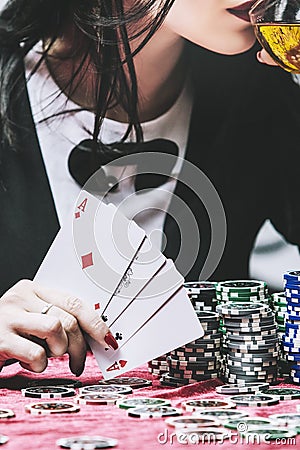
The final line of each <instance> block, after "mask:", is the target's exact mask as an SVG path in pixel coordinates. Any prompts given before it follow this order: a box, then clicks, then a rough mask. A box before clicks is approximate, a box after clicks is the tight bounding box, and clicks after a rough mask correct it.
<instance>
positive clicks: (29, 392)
mask: <svg viewBox="0 0 300 450" xmlns="http://www.w3.org/2000/svg"><path fill="white" fill-rule="evenodd" d="M21 392H22V395H23V396H24V397H32V398H64V397H73V396H75V395H76V392H75V390H74V389H71V388H66V387H64V386H39V387H28V388H25V389H22V390H21Z"/></svg>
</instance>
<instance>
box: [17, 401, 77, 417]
mask: <svg viewBox="0 0 300 450" xmlns="http://www.w3.org/2000/svg"><path fill="white" fill-rule="evenodd" d="M25 411H26V412H28V413H30V414H35V415H38V414H59V413H76V412H78V411H80V408H79V406H77V405H75V404H74V403H69V402H59V401H56V402H43V403H40V402H39V403H31V404H29V405H25Z"/></svg>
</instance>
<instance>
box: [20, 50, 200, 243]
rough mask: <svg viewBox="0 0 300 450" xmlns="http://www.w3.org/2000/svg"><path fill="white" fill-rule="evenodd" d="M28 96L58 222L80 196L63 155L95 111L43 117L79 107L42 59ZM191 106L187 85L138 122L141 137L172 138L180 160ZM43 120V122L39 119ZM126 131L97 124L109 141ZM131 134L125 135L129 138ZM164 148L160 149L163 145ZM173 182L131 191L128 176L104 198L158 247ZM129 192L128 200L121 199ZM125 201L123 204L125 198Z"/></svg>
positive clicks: (124, 172)
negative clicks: (163, 106) (158, 112)
mask: <svg viewBox="0 0 300 450" xmlns="http://www.w3.org/2000/svg"><path fill="white" fill-rule="evenodd" d="M40 52H41V44H40V43H39V44H38V45H37V46H35V48H34V49H32V50H31V51H30V52H29V53H28V55H27V56H26V58H25V69H26V77H27V78H28V77H29V75H30V73H31V70H32V68H33V67H34V66H35V64H36V63H37V61H38V60H39V58H40ZM27 87H28V94H29V100H30V104H31V109H32V114H33V119H34V121H35V124H36V130H37V135H38V139H39V143H40V147H41V152H42V156H43V160H44V163H45V167H46V171H47V175H48V178H49V183H50V187H51V190H52V194H53V198H54V202H55V206H56V210H57V214H58V218H59V221H60V224H61V225H62V224H63V223H64V221H65V218H66V217H67V216H68V214H69V212H70V211H71V209H73V208H74V204H75V201H76V199H77V197H78V195H79V192H80V190H81V187H80V186H79V185H78V184H77V183H76V181H75V180H74V179H73V178H72V176H71V175H70V173H69V170H68V158H69V155H70V152H71V151H72V149H73V148H74V147H75V146H76V145H77V144H78V143H79V142H80V141H82V140H83V139H90V138H91V134H90V133H91V131H92V130H93V125H94V114H93V113H92V112H90V111H86V110H84V111H78V112H75V113H67V114H63V115H61V116H58V117H54V118H51V119H48V120H46V121H45V120H44V121H43V119H45V118H49V117H50V116H52V115H53V114H55V113H57V112H61V111H65V110H71V109H78V108H79V107H78V105H76V104H74V103H73V102H72V101H70V100H69V99H67V97H66V96H65V95H64V94H61V93H60V90H59V88H58V86H57V84H56V83H55V81H54V80H53V79H52V78H51V76H50V73H49V70H48V68H47V65H46V63H45V62H43V63H42V64H41V65H40V67H39V68H38V70H37V71H36V72H35V73H34V74H33V75H32V76H31V77H29V81H28V86H27ZM191 109H192V96H191V95H190V93H189V90H188V88H187V86H185V88H184V89H183V91H182V92H181V94H180V96H179V97H178V99H177V101H176V102H175V103H174V105H173V106H172V107H171V108H170V109H169V110H168V111H167V112H166V113H165V114H163V115H162V116H160V117H158V118H156V119H154V120H151V121H149V122H145V123H143V124H142V129H143V133H144V139H145V140H146V141H147V140H151V139H155V138H165V139H170V140H172V141H174V142H175V143H176V144H177V145H178V148H179V156H180V157H181V158H184V156H185V152H186V145H187V139H188V129H189V123H190V116H191ZM41 121H42V122H41ZM126 129H127V124H125V123H120V122H117V121H114V120H111V119H105V120H104V122H103V125H102V128H101V134H100V139H101V141H102V142H103V143H105V144H109V143H112V142H116V141H120V140H121V138H122V136H123V135H124V133H125V131H126ZM130 139H132V137H129V141H130ZM162 152H163V149H162ZM180 166H181V161H180V160H178V161H177V163H176V165H175V167H174V169H173V171H172V175H173V176H174V177H176V175H177V174H178V173H179V171H180ZM109 174H111V175H113V176H115V177H116V178H117V179H118V178H119V177H120V175H121V176H122V178H123V177H124V176H128V175H131V174H134V168H133V166H131V167H129V166H128V167H125V168H124V167H123V168H122V167H114V168H110V171H109ZM175 186H176V180H175V179H172V178H171V179H170V180H169V181H167V182H166V183H165V184H164V185H162V186H160V187H159V188H155V189H152V190H151V192H147V193H140V194H138V195H137V194H135V189H134V180H133V178H132V177H131V178H128V179H126V180H124V181H122V182H121V183H120V185H119V189H118V191H117V192H115V193H110V194H109V195H108V198H107V200H108V201H109V202H112V203H114V204H115V205H117V206H118V205H120V203H121V202H123V203H122V211H123V212H124V214H125V215H126V216H127V217H128V218H130V219H134V220H135V221H136V222H137V224H138V225H140V226H141V227H142V228H144V230H145V231H146V233H147V234H148V235H149V236H150V237H151V241H152V243H154V244H155V245H157V246H158V247H159V248H161V245H162V234H161V232H162V229H163V224H164V221H165V217H166V211H167V209H168V205H169V203H170V198H171V193H172V192H174V189H175ZM130 194H132V195H131V197H130V201H129V202H128V201H126V199H127V198H128V196H129V195H130ZM124 200H125V202H124Z"/></svg>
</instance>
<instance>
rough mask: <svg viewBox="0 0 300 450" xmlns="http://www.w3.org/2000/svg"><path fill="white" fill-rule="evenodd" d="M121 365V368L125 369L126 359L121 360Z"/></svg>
mask: <svg viewBox="0 0 300 450" xmlns="http://www.w3.org/2000/svg"><path fill="white" fill-rule="evenodd" d="M119 364H120V366H121V367H125V366H126V364H127V361H125V360H124V359H120V361H119Z"/></svg>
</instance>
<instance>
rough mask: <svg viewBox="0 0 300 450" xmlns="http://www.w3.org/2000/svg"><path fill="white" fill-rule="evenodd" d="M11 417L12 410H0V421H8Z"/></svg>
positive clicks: (12, 414)
mask: <svg viewBox="0 0 300 450" xmlns="http://www.w3.org/2000/svg"><path fill="white" fill-rule="evenodd" d="M11 417H15V413H14V412H13V410H12V409H0V419H10V418H11Z"/></svg>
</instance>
